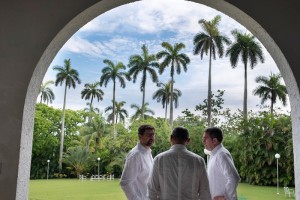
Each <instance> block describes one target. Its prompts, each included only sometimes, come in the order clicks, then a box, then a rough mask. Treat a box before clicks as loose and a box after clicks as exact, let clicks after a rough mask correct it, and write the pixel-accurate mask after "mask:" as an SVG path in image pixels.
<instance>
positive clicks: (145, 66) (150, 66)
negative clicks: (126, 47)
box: [128, 44, 159, 119]
mask: <svg viewBox="0 0 300 200" xmlns="http://www.w3.org/2000/svg"><path fill="white" fill-rule="evenodd" d="M128 66H129V68H130V69H129V71H128V74H129V75H130V76H133V78H132V79H133V83H135V81H136V79H137V77H138V75H139V74H140V73H141V74H142V79H141V85H140V90H141V91H142V92H143V99H142V106H143V105H144V104H145V93H146V81H147V73H148V74H149V75H150V78H151V80H152V82H155V83H156V82H157V81H158V78H157V73H156V68H158V67H159V65H158V62H156V58H155V55H154V54H150V55H149V51H148V48H147V47H146V45H145V44H144V45H143V46H142V54H141V55H137V54H135V55H133V56H131V57H130V59H129V64H128ZM141 118H142V119H144V112H143V110H142V117H141Z"/></svg>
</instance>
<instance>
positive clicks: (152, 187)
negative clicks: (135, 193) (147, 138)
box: [147, 158, 160, 200]
mask: <svg viewBox="0 0 300 200" xmlns="http://www.w3.org/2000/svg"><path fill="white" fill-rule="evenodd" d="M159 195H160V185H159V169H158V159H156V158H155V159H154V161H153V168H152V170H151V172H150V176H149V179H148V192H147V197H148V198H149V199H150V200H155V199H160V197H159Z"/></svg>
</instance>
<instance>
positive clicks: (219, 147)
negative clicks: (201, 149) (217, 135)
mask: <svg viewBox="0 0 300 200" xmlns="http://www.w3.org/2000/svg"><path fill="white" fill-rule="evenodd" d="M222 147H223V144H222V143H220V144H219V145H217V146H216V147H215V148H214V149H213V150H212V151H211V153H210V155H212V156H213V155H215V154H216V153H217V151H218V150H219V149H221V148H222Z"/></svg>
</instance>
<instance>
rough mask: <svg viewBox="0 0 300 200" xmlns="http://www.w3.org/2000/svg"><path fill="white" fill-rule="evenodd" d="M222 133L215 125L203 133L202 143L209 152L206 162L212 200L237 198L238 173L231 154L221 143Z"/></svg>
mask: <svg viewBox="0 0 300 200" xmlns="http://www.w3.org/2000/svg"><path fill="white" fill-rule="evenodd" d="M222 141H223V133H222V130H221V129H219V128H217V127H212V128H207V129H205V131H204V134H203V143H204V146H205V148H206V149H207V150H209V151H211V152H210V157H209V162H208V164H207V173H208V180H209V187H210V193H211V195H212V197H213V200H237V192H236V189H237V186H238V183H239V181H240V177H239V174H238V172H237V170H236V168H235V166H234V163H233V160H232V157H231V154H230V153H229V151H228V150H227V149H226V148H225V147H224V146H223V145H222Z"/></svg>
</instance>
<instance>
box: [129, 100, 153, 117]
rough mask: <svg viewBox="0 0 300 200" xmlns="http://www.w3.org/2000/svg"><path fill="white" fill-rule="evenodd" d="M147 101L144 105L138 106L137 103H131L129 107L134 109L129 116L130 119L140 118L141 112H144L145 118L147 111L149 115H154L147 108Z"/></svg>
mask: <svg viewBox="0 0 300 200" xmlns="http://www.w3.org/2000/svg"><path fill="white" fill-rule="evenodd" d="M148 106H149V103H145V104H144V106H142V107H139V106H138V105H137V104H131V108H134V109H136V111H135V113H134V114H133V115H132V117H131V121H133V120H136V119H141V118H142V112H143V113H144V117H145V118H147V117H149V115H146V114H145V113H149V114H151V115H155V113H154V111H153V110H151V109H149V108H148Z"/></svg>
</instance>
